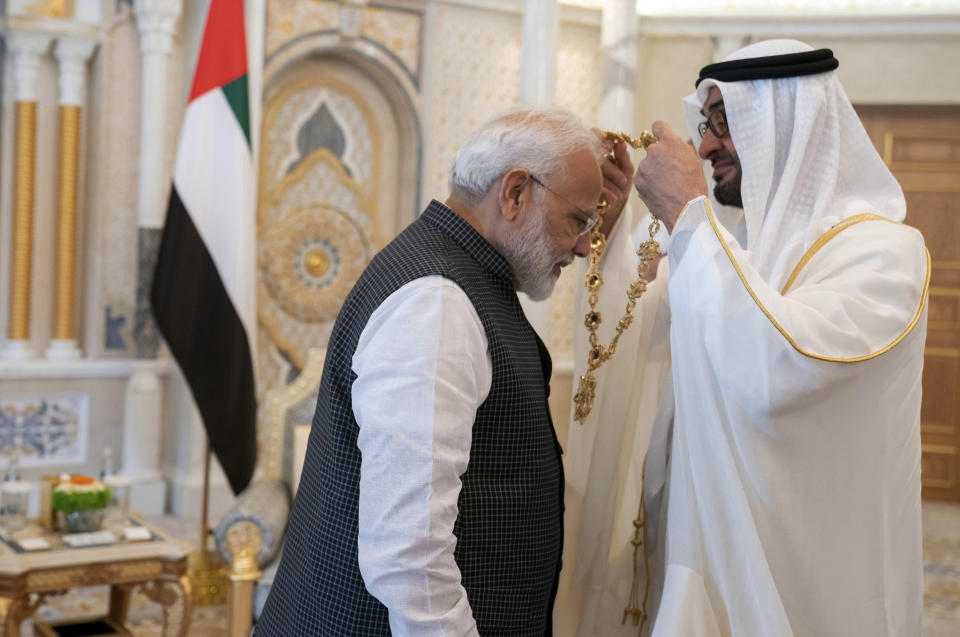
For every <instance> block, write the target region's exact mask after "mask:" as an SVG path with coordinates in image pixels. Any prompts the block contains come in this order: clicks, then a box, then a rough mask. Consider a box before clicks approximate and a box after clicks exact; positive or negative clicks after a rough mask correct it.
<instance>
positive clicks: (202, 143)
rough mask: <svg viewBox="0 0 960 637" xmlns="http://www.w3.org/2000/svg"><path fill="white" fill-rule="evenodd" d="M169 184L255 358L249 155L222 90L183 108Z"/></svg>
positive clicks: (253, 235)
mask: <svg viewBox="0 0 960 637" xmlns="http://www.w3.org/2000/svg"><path fill="white" fill-rule="evenodd" d="M173 183H174V186H175V187H176V189H177V193H178V194H179V195H180V200H181V201H182V202H183V205H184V207H185V208H186V209H187V212H188V214H189V215H190V218H191V219H192V220H193V224H194V225H195V226H196V227H197V232H198V233H199V234H200V238H201V239H203V242H204V244H205V245H206V247H207V250H208V251H209V252H210V256H211V257H212V258H213V262H214V264H216V266H217V270H218V271H219V273H220V278H221V279H222V280H223V284H224V286H225V287H226V289H227V294H229V295H230V300H231V301H232V302H233V306H234V308H235V309H236V311H237V313H238V314H239V315H240V320H241V321H242V322H243V326H244V329H245V330H246V332H247V341H248V342H249V344H250V355H251V357H254V358H253V359H254V360H255V352H256V346H255V339H256V334H257V332H256V327H257V320H256V316H257V315H256V308H257V306H256V282H255V281H254V277H253V276H251V274H252V273H253V272H255V268H254V267H251V264H252V263H256V258H257V257H256V252H255V250H256V219H255V203H254V193H255V184H254V171H253V160H252V158H251V154H250V147H249V146H248V144H247V140H246V137H245V136H244V134H243V129H241V128H240V124H239V122H237V118H236V117H235V116H234V114H233V110H232V109H231V108H230V105H229V103H227V99H226V97H225V96H224V94H223V91H221V90H219V89H217V90H213V91H209V92H207V93H206V94H204V95H201V96H200V97H198V98H197V99H195V100H193V101H192V102H190V105H189V106H188V107H187V112H186V114H185V116H184V120H183V128H182V129H181V132H180V145H179V147H178V148H177V161H176V165H175V166H174V171H173Z"/></svg>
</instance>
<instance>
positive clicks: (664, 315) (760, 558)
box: [558, 198, 930, 637]
mask: <svg viewBox="0 0 960 637" xmlns="http://www.w3.org/2000/svg"><path fill="white" fill-rule="evenodd" d="M626 221H627V222H629V219H627V220H626ZM625 225H627V224H625V223H621V224H620V226H621V227H619V228H617V229H615V230H614V232H613V234H612V236H611V238H610V240H611V245H610V247H609V248H608V253H607V255H605V259H604V261H605V263H604V265H603V267H604V278H605V283H604V292H603V294H602V297H601V309H603V310H604V318H605V319H606V320H607V321H608V323H612V322H615V320H616V318H618V317H619V315H620V313H622V303H621V302H620V301H622V300H623V297H622V291H623V290H624V289H625V288H626V285H627V284H628V282H629V281H630V280H632V279H633V278H634V277H635V272H633V271H632V267H631V268H626V267H622V266H620V267H618V266H617V265H616V262H617V261H623V260H624V257H623V254H622V253H623V252H624V251H625V250H626V249H628V248H626V246H629V245H630V242H629V240H628V237H626V235H627V230H626V229H625V228H623V226H625ZM814 225H815V227H811V228H810V232H808V233H807V235H806V236H804V237H801V238H798V239H797V240H796V241H795V242H793V243H792V244H790V245H788V246H787V247H786V248H785V249H784V254H785V255H787V256H789V257H790V260H791V261H792V262H793V263H797V264H798V266H797V267H796V268H795V270H796V272H795V273H796V276H795V277H792V278H793V280H792V282H790V284H789V287H788V288H784V287H780V288H778V287H774V286H772V285H770V284H768V283H766V282H765V281H764V279H763V278H762V277H761V276H760V274H759V273H758V272H757V271H756V269H755V268H754V265H753V263H752V256H751V254H750V253H749V252H747V251H745V250H744V249H742V248H741V247H740V243H739V242H738V241H737V239H735V238H734V237H733V236H732V235H731V234H730V233H729V232H728V231H727V230H726V229H725V228H724V227H723V225H721V223H719V222H718V221H717V220H716V218H715V216H714V213H713V212H712V210H711V209H710V207H709V203H708V202H707V201H706V199H705V198H701V199H697V200H694V202H691V204H690V205H689V207H688V208H687V210H686V211H685V212H684V214H683V216H682V217H681V218H680V220H679V221H678V223H677V225H676V227H675V228H674V233H673V236H672V237H671V239H670V245H669V274H668V272H667V269H666V268H664V267H663V264H662V265H661V268H660V272H659V273H658V277H657V285H656V286H651V288H650V291H649V292H648V294H647V295H646V296H645V297H644V299H643V301H642V302H641V303H640V304H639V305H638V308H637V313H638V318H640V322H639V324H635V325H634V326H633V328H631V329H632V330H636V332H637V334H635V336H634V339H635V340H634V341H633V343H632V345H631V347H633V349H629V348H626V347H624V344H621V348H620V350H619V351H618V353H617V355H616V356H615V357H614V358H613V360H611V361H610V362H608V363H607V364H606V365H605V366H604V368H602V369H601V371H600V374H601V375H598V378H599V388H598V396H597V403H596V406H595V407H594V409H595V412H596V413H595V414H592V415H591V417H590V419H589V420H588V423H587V425H586V426H585V427H583V428H580V426H579V425H578V424H571V435H570V440H569V443H568V458H567V475H568V518H567V519H568V526H567V533H568V536H567V538H568V539H567V553H566V555H565V569H566V570H568V571H569V573H568V574H566V578H567V579H566V580H565V581H564V582H562V584H563V587H562V588H561V592H560V595H561V596H560V598H559V600H558V606H559V605H560V603H561V602H562V603H563V604H565V606H563V607H561V608H560V609H558V619H561V620H562V619H563V618H564V612H566V613H567V617H573V616H574V615H578V616H579V622H573V621H570V622H569V623H567V624H564V623H562V622H561V623H559V625H558V627H559V631H560V634H561V635H565V634H577V635H582V636H587V635H597V636H600V635H604V636H608V635H635V634H636V629H635V628H632V627H629V626H628V627H620V620H621V618H622V609H623V606H624V605H625V602H626V600H627V596H628V594H629V591H630V579H631V577H632V568H631V555H630V548H631V547H630V546H629V538H630V536H631V535H632V531H633V528H632V525H631V524H630V521H631V520H632V519H633V518H634V517H635V516H636V508H637V504H638V502H639V489H640V484H641V478H640V475H639V473H640V467H641V465H642V462H643V451H645V447H646V440H647V439H648V438H647V437H648V432H650V433H649V436H650V437H649V440H650V449H649V454H648V460H647V470H646V483H645V484H644V485H643V488H644V489H645V492H646V498H647V507H648V525H649V529H650V538H649V540H650V544H649V547H648V549H649V550H650V551H651V552H652V560H651V566H652V568H653V573H652V577H651V579H652V581H651V597H650V600H649V601H648V604H647V609H648V611H650V612H652V613H653V617H652V618H651V622H653V625H652V628H653V635H654V636H655V637H674V636H683V637H688V636H689V637H713V636H715V635H736V636H737V637H749V636H752V635H756V636H757V637H760V636H763V637H768V636H776V637H807V636H810V637H812V636H814V635H816V636H818V637H819V636H825V635H836V636H838V637H839V636H859V635H864V636H867V635H869V636H874V635H902V636H905V637H906V636H913V635H918V634H919V633H920V622H921V611H922V561H921V554H920V552H921V529H920V513H919V507H920V436H919V427H920V423H919V411H920V409H919V407H920V396H921V373H922V365H923V345H924V341H925V336H926V306H925V300H926V291H927V286H928V283H929V272H930V269H929V257H928V255H927V253H926V250H925V248H924V243H923V239H922V237H921V236H920V234H919V232H917V231H916V230H914V229H912V228H909V227H908V226H904V225H901V224H898V223H895V222H892V221H890V220H888V219H883V218H879V217H871V216H866V215H857V216H853V217H848V218H846V219H840V218H839V217H824V218H822V219H820V220H818V221H817V222H816V223H815V224H814ZM818 238H819V239H818ZM741 240H742V239H741ZM635 262H636V259H635V258H634V259H633V260H632V261H630V262H629V264H630V265H631V266H633V265H634V264H635ZM786 271H787V272H789V271H790V270H789V269H787V270H786ZM668 277H669V287H668V290H666V294H665V293H664V292H665V291H664V285H665V284H666V283H667V281H666V279H667V278H668ZM774 278H776V277H774ZM785 278H786V279H790V278H791V277H785ZM611 299H616V300H615V301H611ZM611 304H612V305H611ZM608 307H614V308H617V309H614V310H610V312H611V313H610V314H607V311H608V310H607V308H608ZM585 308H586V303H584V302H581V303H580V306H579V308H578V309H580V310H584V311H585ZM668 308H669V309H668ZM608 317H610V318H608ZM667 324H669V348H668V347H666V346H665V340H666V338H667V329H668V328H667V327H666V325H667ZM606 328H607V329H608V330H609V329H611V328H612V326H611V325H609V324H608V325H606ZM582 331H583V330H582V328H581V329H580V330H578V346H579V347H578V351H577V353H576V355H577V363H578V369H577V371H578V373H582V369H581V368H582V366H583V363H582V361H583V360H585V356H586V353H585V339H584V338H583V337H582V335H581V334H580V332H582ZM608 336H609V334H607V335H604V332H603V330H601V340H602V341H604V342H606V341H607V339H608ZM671 360H672V364H671ZM671 367H672V369H671ZM652 396H659V397H660V400H659V401H658V400H657V399H656V398H653V397H652ZM651 430H652V432H651ZM664 561H665V563H664ZM661 595H662V599H661ZM649 626H650V624H648V627H649ZM574 629H576V632H574Z"/></svg>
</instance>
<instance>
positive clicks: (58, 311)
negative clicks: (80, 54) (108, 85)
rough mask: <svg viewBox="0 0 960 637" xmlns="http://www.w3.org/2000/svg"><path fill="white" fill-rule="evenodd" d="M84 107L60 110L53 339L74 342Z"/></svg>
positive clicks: (62, 108)
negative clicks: (81, 138)
mask: <svg viewBox="0 0 960 637" xmlns="http://www.w3.org/2000/svg"><path fill="white" fill-rule="evenodd" d="M81 114H82V110H81V107H80V106H73V105H64V106H61V107H60V175H59V178H60V179H59V181H60V189H59V190H60V192H59V197H58V210H57V212H58V214H57V254H56V288H55V289H56V292H55V294H56V297H55V299H56V303H55V304H54V319H53V337H54V338H55V339H60V340H72V339H73V338H74V337H75V336H76V334H75V333H74V323H73V314H74V302H75V298H76V297H75V291H74V275H75V267H76V260H77V169H78V166H79V162H80V117H81Z"/></svg>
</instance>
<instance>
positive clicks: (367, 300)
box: [256, 201, 563, 637]
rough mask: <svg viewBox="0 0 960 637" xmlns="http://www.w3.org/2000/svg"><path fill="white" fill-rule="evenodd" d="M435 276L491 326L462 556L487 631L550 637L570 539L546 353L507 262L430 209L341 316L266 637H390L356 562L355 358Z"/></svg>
mask: <svg viewBox="0 0 960 637" xmlns="http://www.w3.org/2000/svg"><path fill="white" fill-rule="evenodd" d="M428 275H441V276H444V277H446V278H448V279H450V280H452V281H454V282H455V283H457V285H459V286H460V287H461V288H462V289H463V290H464V292H465V293H466V294H467V296H468V297H469V299H470V300H471V302H472V303H473V306H474V308H475V309H476V311H477V314H478V315H479V317H480V321H481V323H482V324H483V328H484V331H485V332H486V336H487V341H488V344H489V348H490V356H491V359H492V362H493V383H492V385H491V388H490V393H489V395H488V397H487V399H486V400H485V401H484V402H483V404H482V405H480V407H479V409H478V410H477V417H476V421H475V422H474V425H473V441H472V445H471V449H470V461H469V463H468V465H467V470H466V472H465V473H464V474H463V476H462V477H461V480H462V484H463V487H462V491H461V493H460V498H459V502H458V505H459V516H458V518H457V522H456V524H455V526H454V531H453V532H454V534H455V535H456V536H457V547H456V550H455V553H454V557H455V559H456V562H457V565H458V566H459V568H460V572H461V575H462V578H463V586H464V588H465V589H466V591H467V598H468V599H469V601H470V606H471V608H472V609H473V615H474V618H475V619H476V622H477V627H478V629H479V631H480V634H481V635H483V636H487V635H512V636H517V637H532V636H539V635H550V634H551V633H552V629H551V614H552V608H553V600H554V597H555V596H556V589H557V579H558V576H559V572H560V554H561V549H562V544H563V467H562V465H561V462H560V445H559V443H558V442H557V438H556V434H555V433H554V429H553V422H552V421H551V419H550V411H549V408H548V406H547V396H548V394H549V385H548V382H549V379H550V373H551V362H550V356H549V354H548V353H547V350H546V348H545V347H544V346H543V343H541V342H540V339H539V338H538V337H537V335H536V333H535V332H534V330H533V328H532V327H530V324H529V323H528V322H527V320H526V318H525V316H524V314H523V310H522V309H521V307H520V303H519V301H518V299H517V295H516V292H515V291H514V288H513V282H512V278H511V273H510V267H509V265H508V264H507V262H506V261H505V260H504V259H503V257H502V256H501V255H500V254H499V253H498V252H497V251H496V250H495V249H494V248H493V247H492V246H491V245H490V244H489V243H487V242H486V241H485V240H484V239H483V237H481V236H480V235H479V234H478V233H477V232H476V231H475V230H474V229H473V228H472V227H471V226H470V225H469V224H468V223H467V222H466V221H465V220H464V219H463V218H462V217H460V216H459V215H457V214H456V213H455V212H453V211H452V210H450V209H449V208H447V207H446V206H444V205H443V204H441V203H439V202H437V201H433V202H431V203H430V205H429V206H428V207H427V209H426V211H425V212H424V213H423V215H422V216H421V217H420V219H418V220H417V221H415V222H414V223H412V224H411V225H410V226H409V227H407V228H406V229H405V230H404V231H403V232H402V233H401V234H400V235H399V236H398V237H397V238H396V239H394V240H393V241H392V242H391V243H390V244H389V245H388V246H387V247H386V248H384V249H383V251H381V252H380V253H379V254H378V255H377V256H376V257H375V258H374V259H373V261H371V263H370V265H369V266H368V267H367V269H366V271H364V273H363V275H362V276H361V277H360V279H359V281H357V284H356V286H354V288H353V291H352V292H351V293H350V295H349V296H348V297H347V300H346V302H345V303H344V306H343V308H342V309H341V311H340V316H339V317H338V318H337V322H336V325H335V326H334V328H333V333H332V334H331V336H330V344H329V347H328V351H327V359H326V364H325V366H324V370H323V381H322V382H321V385H320V394H319V399H318V401H317V411H316V414H315V415H314V418H313V428H312V430H311V432H310V441H309V443H308V447H307V455H306V461H305V464H304V468H303V474H302V477H301V480H300V486H299V487H298V491H297V498H296V502H295V503H294V506H293V511H292V513H291V516H290V525H289V528H288V531H287V539H286V545H285V546H284V549H283V558H282V561H281V563H280V568H279V571H278V573H277V577H276V580H275V582H274V585H273V587H272V590H271V592H270V596H269V598H268V599H267V603H266V606H265V608H264V610H263V613H262V614H261V617H260V621H259V623H258V625H257V631H256V635H257V636H258V637H280V636H283V637H293V636H298V637H299V636H317V637H321V636H322V637H331V636H334V635H389V634H390V627H389V620H388V618H387V609H386V607H384V606H383V605H382V604H381V603H380V602H379V601H378V600H377V599H375V598H374V597H373V596H371V595H370V593H368V592H367V589H366V587H365V586H364V583H363V579H362V578H361V576H360V570H359V566H358V564H357V518H358V514H357V510H358V500H359V483H360V451H359V450H358V449H357V435H358V432H359V429H358V426H357V422H356V420H355V419H354V416H353V409H352V404H351V397H350V395H351V394H350V390H351V385H352V384H353V381H354V380H355V378H356V375H355V374H354V373H353V371H352V370H351V361H352V359H353V354H354V351H355V349H356V346H357V341H358V340H359V338H360V334H361V332H362V331H363V328H364V326H366V324H367V321H368V319H369V318H370V315H371V314H372V313H373V312H374V310H376V309H377V307H378V306H379V305H380V304H381V303H382V302H383V301H384V300H385V299H386V298H387V297H388V296H390V294H392V293H393V292H394V291H396V290H398V289H399V288H401V287H402V286H403V285H405V284H406V283H409V282H410V281H413V280H415V279H418V278H420V277H424V276H428Z"/></svg>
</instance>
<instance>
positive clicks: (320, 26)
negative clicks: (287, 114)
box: [266, 0, 422, 75]
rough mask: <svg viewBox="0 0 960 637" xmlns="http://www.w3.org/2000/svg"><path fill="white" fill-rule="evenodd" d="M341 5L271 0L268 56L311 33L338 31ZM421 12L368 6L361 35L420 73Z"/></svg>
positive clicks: (294, 0) (415, 73)
mask: <svg viewBox="0 0 960 637" xmlns="http://www.w3.org/2000/svg"><path fill="white" fill-rule="evenodd" d="M338 6H339V5H338V3H336V2H329V1H324V0H313V1H307V0H270V2H268V3H267V34H266V38H267V42H266V49H267V55H270V54H271V53H273V52H275V51H276V50H277V49H279V48H280V47H281V46H283V45H284V44H286V43H287V42H290V41H291V40H293V39H295V38H298V37H300V36H303V35H306V34H308V33H312V32H316V31H324V30H331V29H334V30H335V29H337V28H338V26H339V16H338ZM421 23H422V16H421V14H420V13H418V12H414V11H403V10H400V9H390V8H385V7H367V8H366V9H364V11H363V16H362V18H361V19H360V35H361V36H363V37H367V38H369V39H371V40H374V41H375V42H379V43H380V44H382V45H383V46H384V47H385V48H386V49H387V50H388V51H390V52H391V53H393V55H395V56H397V58H398V59H399V60H400V62H401V63H402V64H403V65H404V66H405V67H406V68H407V70H408V71H410V73H411V74H413V75H419V73H420V26H421Z"/></svg>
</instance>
